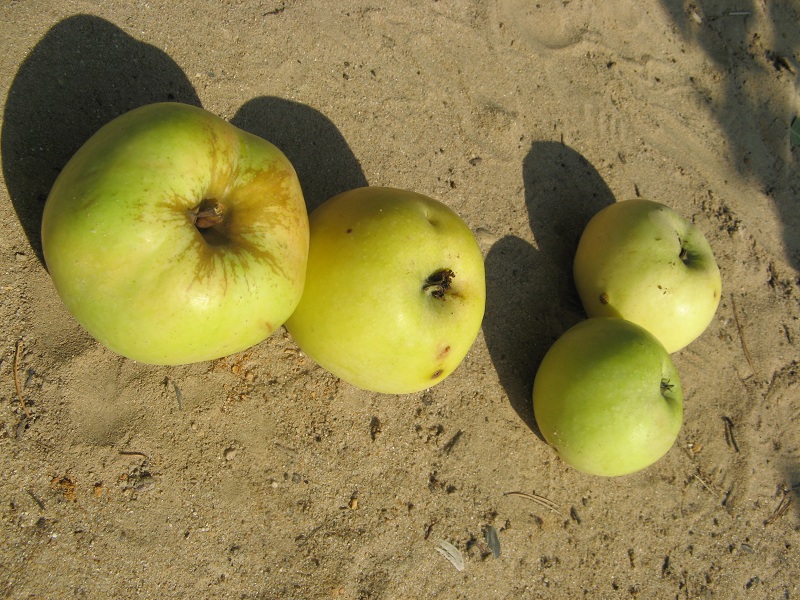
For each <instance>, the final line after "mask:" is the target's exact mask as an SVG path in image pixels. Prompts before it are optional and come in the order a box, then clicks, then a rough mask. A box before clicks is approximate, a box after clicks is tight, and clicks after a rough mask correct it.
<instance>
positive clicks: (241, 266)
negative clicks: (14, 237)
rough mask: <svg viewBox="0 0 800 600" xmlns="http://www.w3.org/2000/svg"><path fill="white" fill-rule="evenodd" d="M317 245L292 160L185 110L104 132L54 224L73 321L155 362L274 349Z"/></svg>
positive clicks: (58, 201) (49, 252)
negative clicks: (273, 339)
mask: <svg viewBox="0 0 800 600" xmlns="http://www.w3.org/2000/svg"><path fill="white" fill-rule="evenodd" d="M308 235H309V233H308V214H307V212H306V208H305V202H304V200H303V194H302V191H301V188H300V183H299V182H298V179H297V175H296V174H295V171H294V168H293V167H292V165H291V164H290V162H289V160H288V159H287V158H286V157H285V156H284V155H283V153H282V152H281V151H280V150H279V149H278V148H276V147H275V146H273V145H272V144H270V143H269V142H267V141H265V140H263V139H261V138H258V137H256V136H254V135H251V134H249V133H246V132H244V131H241V130H239V129H237V128H236V127H234V126H233V125H231V124H229V123H228V122H226V121H224V120H223V119H221V118H219V117H217V116H215V115H213V114H212V113H210V112H208V111H206V110H203V109H201V108H197V107H194V106H189V105H186V104H179V103H157V104H149V105H146V106H142V107H140V108H137V109H134V110H132V111H130V112H127V113H125V114H123V115H121V116H119V117H117V118H116V119H114V120H113V121H111V122H110V123H108V124H106V125H105V126H104V127H102V128H101V129H100V130H99V131H97V133H95V134H94V135H93V136H92V137H91V138H90V139H89V140H88V141H87V142H86V143H85V144H84V145H83V146H82V147H81V148H80V149H79V150H78V151H77V152H76V153H75V155H74V156H73V157H72V158H71V159H70V160H69V162H68V163H67V165H66V166H65V167H64V169H63V170H62V171H61V173H60V174H59V176H58V178H57V179H56V181H55V183H54V185H53V188H52V190H51V192H50V194H49V196H48V198H47V202H46V204H45V208H44V214H43V217H42V246H43V251H44V257H45V262H46V265H47V269H48V271H49V272H50V276H51V277H52V279H53V283H54V285H55V288H56V290H57V292H58V294H59V296H60V297H61V299H62V301H63V302H64V304H65V306H66V308H67V310H68V311H69V312H70V313H71V314H72V315H73V316H74V317H75V319H76V320H77V321H78V322H79V323H80V324H81V325H82V326H83V327H84V328H85V329H86V330H87V331H88V332H89V333H90V334H91V335H92V336H94V337H95V338H96V339H97V340H98V341H100V342H101V343H102V344H104V345H105V346H107V347H108V348H110V349H111V350H113V351H115V352H117V353H119V354H121V355H123V356H126V357H128V358H131V359H135V360H137V361H141V362H145V363H153V364H184V363H191V362H197V361H203V360H210V359H214V358H219V357H221V356H225V355H228V354H231V353H234V352H237V351H240V350H243V349H245V348H248V347H249V346H252V345H254V344H256V343H258V342H260V341H262V340H264V339H265V338H266V337H268V336H269V335H270V334H271V333H272V332H273V331H274V330H275V329H276V328H278V327H280V326H281V325H282V324H283V322H284V321H285V320H286V318H288V316H289V315H290V314H291V313H292V311H293V310H294V308H295V306H297V303H298V302H299V300H300V296H301V294H302V291H303V283H304V278H305V267H306V260H307V257H308Z"/></svg>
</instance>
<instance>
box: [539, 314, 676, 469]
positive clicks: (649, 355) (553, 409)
mask: <svg viewBox="0 0 800 600" xmlns="http://www.w3.org/2000/svg"><path fill="white" fill-rule="evenodd" d="M533 410H534V415H535V417H536V424H537V426H538V427H539V430H540V431H541V433H542V435H543V436H544V438H545V440H547V442H548V443H549V444H550V445H551V446H553V447H554V448H555V449H556V451H557V452H558V454H559V456H560V457H561V458H562V459H563V460H564V462H566V463H567V464H569V465H571V466H572V467H574V468H576V469H578V470H579V471H582V472H584V473H589V474H592V475H604V476H618V475H627V474H629V473H633V472H635V471H639V470H641V469H644V468H646V467H648V466H650V465H652V464H653V463H654V462H656V461H657V460H658V459H659V458H661V457H662V456H663V455H664V454H666V452H667V451H668V450H669V449H670V448H671V447H672V445H673V444H674V443H675V440H676V439H677V437H678V433H679V431H680V428H681V424H682V421H683V392H682V389H681V383H680V379H679V378H678V373H677V371H676V370H675V366H674V365H673V363H672V360H671V359H670V356H669V354H668V353H667V351H666V350H665V349H664V347H663V346H662V345H661V343H659V341H658V340H657V339H656V338H655V337H654V336H653V335H652V334H650V333H649V332H648V331H646V330H645V329H644V328H642V327H640V326H638V325H636V324H634V323H631V322H630V321H625V320H624V319H616V318H611V317H597V318H593V319H588V320H585V321H582V322H580V323H578V324H577V325H575V326H574V327H572V328H571V329H569V330H568V331H567V332H566V333H564V334H563V335H562V336H561V337H560V338H559V339H558V340H556V342H555V344H553V346H552V347H551V348H550V349H549V350H548V352H547V354H545V357H544V359H543V360H542V362H541V364H540V365H539V369H538V371H537V373H536V378H535V380H534V384H533Z"/></svg>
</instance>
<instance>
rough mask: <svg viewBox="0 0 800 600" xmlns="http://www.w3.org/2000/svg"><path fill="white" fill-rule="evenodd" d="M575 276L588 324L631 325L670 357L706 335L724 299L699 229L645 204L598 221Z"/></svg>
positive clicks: (584, 242) (625, 206)
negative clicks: (609, 320) (599, 320)
mask: <svg viewBox="0 0 800 600" xmlns="http://www.w3.org/2000/svg"><path fill="white" fill-rule="evenodd" d="M574 277H575V285H576V287H577V289H578V294H579V295H580V298H581V301H582V303H583V307H584V309H585V310H586V314H587V315H588V316H589V317H621V318H623V319H627V320H629V321H633V322H634V323H637V324H639V325H641V326H642V327H644V328H645V329H647V330H648V331H650V332H651V333H652V334H653V335H655V336H656V337H657V338H658V339H659V340H660V341H661V343H662V344H663V345H664V347H665V348H666V349H667V351H668V352H670V353H672V352H676V351H678V350H680V349H681V348H683V347H685V346H686V345H688V344H689V343H690V342H692V341H693V340H695V339H696V338H697V337H699V336H700V335H701V334H702V333H703V331H705V329H706V328H707V327H708V325H709V324H710V323H711V320H712V319H713V318H714V313H715V312H716V310H717V306H718V305H719V301H720V295H721V292H722V280H721V277H720V272H719V268H718V267H717V262H716V260H715V259H714V253H713V251H712V249H711V246H710V245H709V243H708V240H706V238H705V236H704V235H703V233H702V232H701V231H700V229H698V228H697V226H695V225H694V224H693V223H692V222H690V221H689V220H687V219H686V218H684V217H683V216H681V215H679V214H678V213H677V212H675V211H674V210H673V209H671V208H669V207H668V206H665V205H664V204H661V203H659V202H654V201H652V200H643V199H636V200H624V201H622V202H617V203H615V204H611V205H610V206H607V207H606V208H604V209H603V210H601V211H600V212H598V213H597V214H596V215H595V216H594V217H592V219H591V220H590V221H589V223H588V224H587V226H586V228H585V229H584V231H583V234H582V235H581V239H580V242H579V243H578V249H577V252H576V254H575V262H574Z"/></svg>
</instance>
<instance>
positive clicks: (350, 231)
mask: <svg viewBox="0 0 800 600" xmlns="http://www.w3.org/2000/svg"><path fill="white" fill-rule="evenodd" d="M345 233H353V228H352V227H349V228H348V229H347V231H345Z"/></svg>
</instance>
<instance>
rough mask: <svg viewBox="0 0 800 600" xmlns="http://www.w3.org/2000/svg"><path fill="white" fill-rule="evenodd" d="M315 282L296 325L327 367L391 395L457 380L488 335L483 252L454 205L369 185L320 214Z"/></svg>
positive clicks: (290, 324)
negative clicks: (453, 376) (483, 329)
mask: <svg viewBox="0 0 800 600" xmlns="http://www.w3.org/2000/svg"><path fill="white" fill-rule="evenodd" d="M310 222H311V245H310V249H309V256H308V271H307V275H306V288H305V291H304V292H303V297H302V298H301V300H300V304H298V306H297V309H296V310H295V312H294V313H293V314H292V316H291V317H290V318H289V320H288V321H286V329H287V330H288V331H289V333H290V334H291V335H292V337H293V338H294V340H295V341H296V343H297V345H298V346H299V347H300V349H301V350H302V351H303V352H305V353H306V354H308V356H310V357H311V358H312V359H313V360H314V361H316V362H317V363H318V364H319V365H321V366H322V367H323V368H325V369H327V370H328V371H330V372H331V373H333V374H334V375H336V376H337V377H339V378H340V379H343V380H344V381H346V382H348V383H350V384H352V385H355V386H357V387H360V388H363V389H366V390H370V391H375V392H383V393H389V394H403V393H410V392H415V391H419V390H423V389H426V388H429V387H431V386H433V385H434V384H436V383H439V382H440V381H442V380H443V379H444V378H445V377H447V376H448V375H449V374H450V373H451V372H452V371H453V370H454V369H455V368H456V367H457V366H458V365H459V364H460V363H461V361H462V359H463V358H464V356H465V355H466V354H467V352H468V351H469V349H470V347H471V346H472V344H473V342H474V341H475V339H476V337H477V335H478V332H479V331H480V326H481V321H482V319H483V312H484V308H485V305H486V280H485V274H484V266H483V256H482V254H481V250H480V248H479V246H478V243H477V241H476V240H475V237H474V235H473V234H472V232H471V231H470V229H469V228H468V227H467V225H466V224H465V223H464V221H462V220H461V218H460V217H459V216H458V215H457V214H456V213H455V212H453V211H452V210H451V209H449V208H448V207H447V206H445V205H444V204H442V203H441V202H438V201H436V200H434V199H432V198H429V197H427V196H424V195H422V194H418V193H415V192H411V191H406V190H399V189H393V188H387V187H362V188H357V189H354V190H350V191H347V192H344V193H342V194H339V195H338V196H334V197H333V198H331V199H329V200H328V201H326V202H325V203H323V204H322V205H321V206H319V207H318V208H317V209H316V210H314V211H313V212H312V213H311V216H310Z"/></svg>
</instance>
